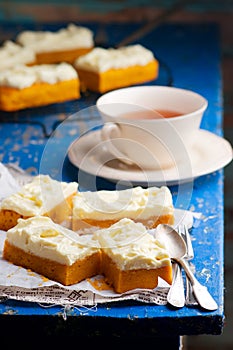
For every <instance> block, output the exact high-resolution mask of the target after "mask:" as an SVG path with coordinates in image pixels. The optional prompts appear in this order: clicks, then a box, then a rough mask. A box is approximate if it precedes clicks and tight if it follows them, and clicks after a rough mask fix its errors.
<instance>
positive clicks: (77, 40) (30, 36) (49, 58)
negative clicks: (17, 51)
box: [16, 23, 94, 64]
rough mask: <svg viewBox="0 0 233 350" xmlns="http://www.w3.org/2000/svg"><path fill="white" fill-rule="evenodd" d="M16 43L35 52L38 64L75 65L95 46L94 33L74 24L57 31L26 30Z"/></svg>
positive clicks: (17, 38) (21, 33)
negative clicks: (65, 63)
mask: <svg viewBox="0 0 233 350" xmlns="http://www.w3.org/2000/svg"><path fill="white" fill-rule="evenodd" d="M16 41H17V43H19V44H21V45H22V46H24V47H27V48H31V49H33V50H34V51H35V53H36V61H37V64H48V63H49V64H51V63H60V62H67V63H73V62H74V60H75V59H77V57H79V56H80V55H83V54H86V53H87V52H89V51H90V50H92V48H93V46H94V40H93V32H92V31H91V30H90V29H89V28H86V27H83V26H77V25H75V24H73V23H70V24H69V25H68V26H67V27H66V28H61V29H59V30H57V31H31V30H26V31H23V32H20V33H19V34H18V36H17V37H16Z"/></svg>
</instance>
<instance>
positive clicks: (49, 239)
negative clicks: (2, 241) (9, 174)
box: [7, 216, 99, 266]
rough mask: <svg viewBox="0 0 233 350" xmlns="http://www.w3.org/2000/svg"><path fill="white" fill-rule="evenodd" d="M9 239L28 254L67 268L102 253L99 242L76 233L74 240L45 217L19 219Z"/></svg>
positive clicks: (67, 231) (68, 232)
mask: <svg viewBox="0 0 233 350" xmlns="http://www.w3.org/2000/svg"><path fill="white" fill-rule="evenodd" d="M70 237H71V238H70ZM7 240H8V242H9V243H10V244H12V245H14V246H15V247H17V248H20V249H22V250H23V251H25V252H27V253H30V254H34V255H36V256H39V257H41V258H46V259H49V260H52V261H55V262H58V263H60V264H64V265H68V266H70V265H72V264H73V263H74V262H76V261H77V260H80V259H83V258H85V257H86V256H89V255H91V254H93V253H95V252H98V250H99V245H98V242H97V241H94V240H93V239H92V236H91V235H85V236H82V237H80V236H78V235H77V234H75V237H74V233H73V232H72V231H70V230H69V229H67V228H65V227H62V226H60V225H57V224H55V223H54V222H53V221H52V220H51V219H50V218H48V217H44V216H36V217H33V218H30V219H27V220H23V219H19V221H18V224H17V225H16V226H15V227H13V228H12V229H10V230H8V231H7Z"/></svg>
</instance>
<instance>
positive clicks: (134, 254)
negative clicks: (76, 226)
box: [94, 219, 172, 293]
mask: <svg viewBox="0 0 233 350" xmlns="http://www.w3.org/2000/svg"><path fill="white" fill-rule="evenodd" d="M94 238H96V239H97V240H98V241H99V243H100V246H101V249H102V262H101V269H102V270H101V272H102V273H103V274H104V275H105V277H106V278H107V280H108V282H109V283H110V284H112V285H113V287H114V290H115V291H116V292H117V293H124V292H126V291H128V290H131V289H135V288H148V289H153V288H155V287H157V285H158V277H161V278H162V279H164V280H165V281H166V282H167V283H169V284H171V283H172V264H171V259H170V257H169V254H168V252H167V251H166V248H165V246H164V245H163V244H162V243H161V242H160V241H158V240H157V239H155V238H154V237H153V236H152V235H151V234H150V233H148V231H147V230H146V228H145V226H144V225H143V224H141V223H135V222H134V221H132V220H130V219H122V220H120V221H119V222H117V223H115V224H114V225H112V226H110V227H109V228H106V229H102V230H98V231H96V232H95V233H94Z"/></svg>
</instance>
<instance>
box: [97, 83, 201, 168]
mask: <svg viewBox="0 0 233 350" xmlns="http://www.w3.org/2000/svg"><path fill="white" fill-rule="evenodd" d="M207 105H208V103H207V100H206V99H205V98H204V97H203V96H201V95H200V94H198V93H196V92H193V91H190V90H186V89H180V88H175V87H167V86H135V87H129V88H122V89H118V90H114V91H111V92H108V93H106V94H104V95H102V96H101V97H100V98H99V99H98V100H97V102H96V106H97V109H98V111H99V112H100V115H101V117H102V120H103V128H102V129H101V139H102V140H103V141H105V142H107V148H108V151H109V152H110V153H111V154H112V155H113V156H114V157H116V158H118V159H120V160H121V161H122V162H124V163H126V164H130V165H134V164H136V165H137V166H139V167H140V168H142V169H165V168H168V167H171V166H174V165H177V164H179V163H180V162H184V161H185V159H186V158H187V157H188V154H189V150H190V149H191V148H192V147H193V145H194V144H195V139H196V135H197V131H198V130H199V128H200V124H201V120H202V117H203V114H204V112H205V110H206V108H207Z"/></svg>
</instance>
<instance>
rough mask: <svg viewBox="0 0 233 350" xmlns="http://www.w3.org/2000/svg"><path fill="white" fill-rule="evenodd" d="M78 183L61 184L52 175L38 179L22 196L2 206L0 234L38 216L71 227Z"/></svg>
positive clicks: (40, 176)
mask: <svg viewBox="0 0 233 350" xmlns="http://www.w3.org/2000/svg"><path fill="white" fill-rule="evenodd" d="M77 188H78V184H77V183H76V182H70V183H66V182H62V181H61V182H60V181H57V180H54V179H52V178H51V177H50V176H49V175H38V176H36V177H35V178H34V179H33V180H32V181H31V182H30V183H27V184H26V185H24V186H23V187H22V188H21V189H20V190H19V191H18V192H16V193H13V194H11V195H10V196H9V197H6V198H4V199H3V200H2V202H1V203H0V230H4V231H7V230H9V229H10V228H12V227H14V226H15V225H16V224H17V220H18V219H19V218H29V217H33V216H37V215H44V216H49V217H50V218H51V219H52V220H53V221H54V222H56V223H59V224H61V223H62V224H63V225H66V226H70V223H71V215H72V197H73V196H74V195H75V194H76V192H77Z"/></svg>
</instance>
